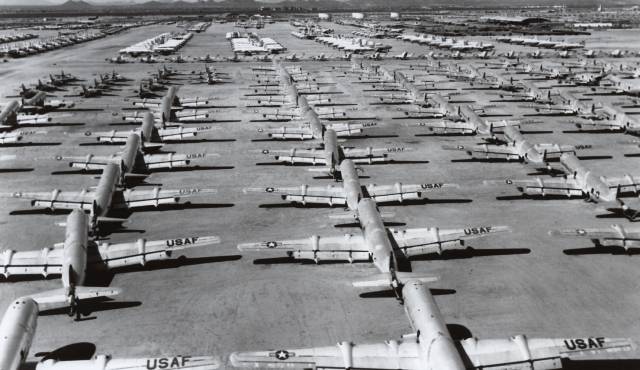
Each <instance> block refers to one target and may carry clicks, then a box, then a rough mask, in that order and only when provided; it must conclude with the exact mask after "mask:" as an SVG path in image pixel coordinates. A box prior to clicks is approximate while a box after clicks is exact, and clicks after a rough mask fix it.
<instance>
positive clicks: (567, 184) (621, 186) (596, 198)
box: [506, 153, 640, 219]
mask: <svg viewBox="0 0 640 370" xmlns="http://www.w3.org/2000/svg"><path fill="white" fill-rule="evenodd" d="M560 164H561V166H562V168H563V170H564V171H565V172H566V175H565V177H562V178H550V179H542V178H540V177H538V178H536V179H533V180H512V179H507V180H506V182H507V184H510V185H515V186H517V189H518V191H520V192H522V193H523V194H525V195H536V196H543V197H544V196H547V195H551V196H553V195H556V196H566V197H567V198H571V197H583V198H586V199H587V200H589V201H592V202H595V203H603V204H605V205H609V204H611V205H613V206H612V207H611V209H613V210H618V211H622V213H623V214H624V215H625V216H626V217H628V218H630V219H634V218H635V217H637V215H638V211H637V210H634V209H631V208H630V207H629V206H627V205H626V204H624V202H623V201H621V200H620V199H619V198H620V196H621V194H622V193H632V194H634V195H638V193H639V190H640V187H639V186H640V176H632V175H623V176H616V177H612V176H611V177H609V176H608V177H605V176H598V175H597V174H596V173H594V172H593V171H592V170H590V169H588V168H586V167H585V166H584V165H583V164H582V163H581V162H580V160H579V159H578V158H577V157H576V156H575V155H574V154H570V153H564V154H562V155H561V156H560Z"/></svg>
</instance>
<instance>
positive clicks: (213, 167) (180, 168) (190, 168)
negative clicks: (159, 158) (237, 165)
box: [153, 166, 234, 173]
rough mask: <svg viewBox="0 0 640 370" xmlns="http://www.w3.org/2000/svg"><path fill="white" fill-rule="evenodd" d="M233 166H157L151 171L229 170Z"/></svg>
mask: <svg viewBox="0 0 640 370" xmlns="http://www.w3.org/2000/svg"><path fill="white" fill-rule="evenodd" d="M233 168H234V167H233V166H192V167H175V168H158V169H154V170H153V173H166V172H191V171H214V170H231V169H233Z"/></svg>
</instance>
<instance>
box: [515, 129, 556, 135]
mask: <svg viewBox="0 0 640 370" xmlns="http://www.w3.org/2000/svg"><path fill="white" fill-rule="evenodd" d="M553 132H554V131H553V130H535V131H529V130H520V133H521V134H523V135H541V134H553Z"/></svg>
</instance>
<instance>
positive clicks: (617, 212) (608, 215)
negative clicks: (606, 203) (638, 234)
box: [596, 208, 640, 222]
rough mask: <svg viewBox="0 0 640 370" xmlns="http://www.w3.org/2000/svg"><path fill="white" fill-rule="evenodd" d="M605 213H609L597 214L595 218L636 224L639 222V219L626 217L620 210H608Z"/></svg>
mask: <svg viewBox="0 0 640 370" xmlns="http://www.w3.org/2000/svg"><path fill="white" fill-rule="evenodd" d="M607 211H608V212H609V213H605V214H599V215H596V218H605V219H606V218H616V219H618V218H624V219H627V220H628V221H629V222H638V221H640V219H633V218H631V217H629V216H627V215H625V214H624V212H623V211H622V210H621V209H615V208H608V209H607Z"/></svg>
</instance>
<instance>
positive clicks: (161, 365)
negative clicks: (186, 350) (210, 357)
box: [147, 356, 191, 370]
mask: <svg viewBox="0 0 640 370" xmlns="http://www.w3.org/2000/svg"><path fill="white" fill-rule="evenodd" d="M190 360H191V356H177V357H161V358H153V359H151V358H150V359H147V369H149V370H153V369H179V368H182V367H185V365H186V364H187V363H188V362H189V361H190Z"/></svg>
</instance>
